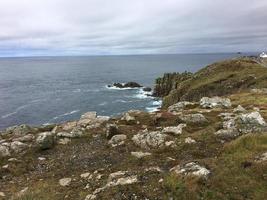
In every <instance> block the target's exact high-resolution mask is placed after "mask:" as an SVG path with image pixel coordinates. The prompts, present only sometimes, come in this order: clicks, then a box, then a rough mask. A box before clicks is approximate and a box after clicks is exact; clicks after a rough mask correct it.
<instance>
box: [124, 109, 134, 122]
mask: <svg viewBox="0 0 267 200" xmlns="http://www.w3.org/2000/svg"><path fill="white" fill-rule="evenodd" d="M121 120H124V121H126V122H128V123H133V122H135V117H134V116H132V115H130V113H129V112H126V113H124V114H123V116H122V118H121Z"/></svg>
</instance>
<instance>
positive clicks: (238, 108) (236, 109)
mask: <svg viewBox="0 0 267 200" xmlns="http://www.w3.org/2000/svg"><path fill="white" fill-rule="evenodd" d="M246 111H247V110H246V109H245V108H243V106H241V105H238V106H237V107H236V108H235V109H234V113H244V112H246Z"/></svg>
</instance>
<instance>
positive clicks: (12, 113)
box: [1, 104, 31, 119]
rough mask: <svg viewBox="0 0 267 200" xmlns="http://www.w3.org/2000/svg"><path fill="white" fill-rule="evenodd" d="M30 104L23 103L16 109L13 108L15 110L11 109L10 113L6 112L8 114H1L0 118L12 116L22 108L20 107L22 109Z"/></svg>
mask: <svg viewBox="0 0 267 200" xmlns="http://www.w3.org/2000/svg"><path fill="white" fill-rule="evenodd" d="M30 105H31V104H25V105H23V106H19V107H17V108H16V109H15V111H13V112H11V113H8V114H6V115H3V116H1V118H2V119H5V118H8V117H10V116H12V115H15V114H17V113H18V112H19V111H20V110H22V109H24V108H26V107H28V106H30Z"/></svg>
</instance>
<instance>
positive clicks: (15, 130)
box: [3, 124, 37, 136]
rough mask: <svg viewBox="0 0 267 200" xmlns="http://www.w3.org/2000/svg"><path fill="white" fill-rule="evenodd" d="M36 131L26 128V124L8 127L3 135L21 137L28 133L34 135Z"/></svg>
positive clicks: (29, 127)
mask: <svg viewBox="0 0 267 200" xmlns="http://www.w3.org/2000/svg"><path fill="white" fill-rule="evenodd" d="M36 131H37V130H36V129H35V128H33V127H31V126H28V125H26V124H22V125H19V126H12V127H9V128H7V129H6V130H5V131H4V132H3V134H4V135H5V134H13V135H17V136H23V135H27V134H30V133H36Z"/></svg>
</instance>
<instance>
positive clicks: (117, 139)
mask: <svg viewBox="0 0 267 200" xmlns="http://www.w3.org/2000/svg"><path fill="white" fill-rule="evenodd" d="M126 139H127V136H126V135H123V134H120V135H114V136H113V137H112V138H111V139H110V140H109V142H108V143H109V144H110V145H111V146H112V147H116V146H120V145H123V144H124V143H125V140H126Z"/></svg>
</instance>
